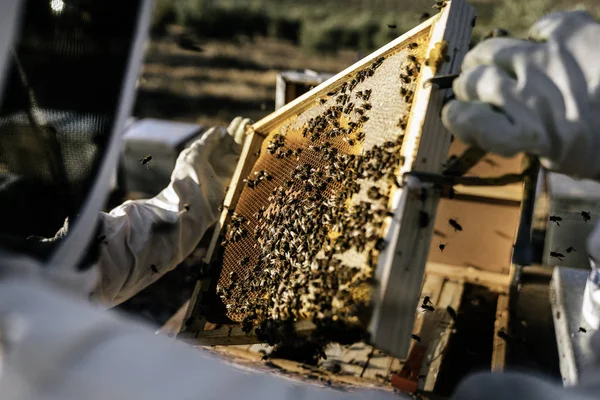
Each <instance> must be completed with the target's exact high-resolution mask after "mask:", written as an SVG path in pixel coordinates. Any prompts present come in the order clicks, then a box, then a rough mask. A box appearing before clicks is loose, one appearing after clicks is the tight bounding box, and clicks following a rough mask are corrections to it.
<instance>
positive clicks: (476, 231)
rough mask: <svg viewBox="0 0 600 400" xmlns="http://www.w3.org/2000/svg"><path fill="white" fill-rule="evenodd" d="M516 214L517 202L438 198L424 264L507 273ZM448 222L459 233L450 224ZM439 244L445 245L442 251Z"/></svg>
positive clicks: (514, 233)
mask: <svg viewBox="0 0 600 400" xmlns="http://www.w3.org/2000/svg"><path fill="white" fill-rule="evenodd" d="M520 213H521V210H520V205H519V203H504V204H502V203H501V204H491V203H489V204H486V203H474V202H471V201H463V200H457V199H453V200H448V199H442V200H441V201H440V203H439V207H438V212H437V216H436V219H435V226H434V239H433V243H432V246H431V248H430V249H429V256H428V261H429V262H434V263H439V264H448V265H458V266H467V267H469V266H470V267H473V268H476V269H479V270H481V271H492V272H497V273H503V274H508V272H509V269H510V265H511V262H512V253H513V244H514V243H515V237H516V232H517V229H518V226H519V221H520ZM451 219H452V220H454V221H456V222H458V224H459V225H460V228H462V230H460V231H458V230H456V228H455V227H453V226H452V225H450V222H449V221H450V220H451ZM441 243H443V244H445V245H446V246H445V248H444V250H443V251H441V250H440V249H439V245H440V244H441Z"/></svg>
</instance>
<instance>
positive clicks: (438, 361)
mask: <svg viewBox="0 0 600 400" xmlns="http://www.w3.org/2000/svg"><path fill="white" fill-rule="evenodd" d="M463 290H464V285H463V284H462V283H459V282H446V284H445V285H444V288H443V290H442V294H441V296H440V299H439V302H438V304H437V307H436V309H438V310H439V309H445V308H446V307H447V306H450V307H452V308H453V309H454V310H456V311H458V309H459V307H460V301H461V298H462V295H463ZM446 320H447V321H448V320H449V318H448V319H446ZM444 325H445V326H444ZM453 326H454V324H453V323H448V324H443V323H440V324H438V329H439V332H440V335H439V336H438V337H439V341H438V342H437V343H435V344H434V346H432V347H430V349H429V351H428V357H430V361H429V366H428V368H427V378H426V380H425V382H424V384H423V390H425V391H432V390H433V389H434V387H435V382H436V381H437V376H438V373H439V371H440V367H441V365H442V360H443V357H444V353H445V351H446V346H447V345H448V341H449V340H450V335H451V334H452V329H453ZM434 336H435V335H434Z"/></svg>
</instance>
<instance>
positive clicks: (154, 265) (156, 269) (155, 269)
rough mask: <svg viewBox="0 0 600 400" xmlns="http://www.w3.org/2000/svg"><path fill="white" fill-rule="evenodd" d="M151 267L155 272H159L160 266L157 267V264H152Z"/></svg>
mask: <svg viewBox="0 0 600 400" xmlns="http://www.w3.org/2000/svg"><path fill="white" fill-rule="evenodd" d="M150 269H151V270H152V273H153V274H158V268H157V267H156V264H150Z"/></svg>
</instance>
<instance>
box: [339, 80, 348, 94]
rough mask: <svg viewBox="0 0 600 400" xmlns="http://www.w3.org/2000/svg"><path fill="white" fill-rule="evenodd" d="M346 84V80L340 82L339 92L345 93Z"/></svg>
mask: <svg viewBox="0 0 600 400" xmlns="http://www.w3.org/2000/svg"><path fill="white" fill-rule="evenodd" d="M347 86H348V82H344V83H342V87H341V88H340V92H341V93H345V92H346V87H347Z"/></svg>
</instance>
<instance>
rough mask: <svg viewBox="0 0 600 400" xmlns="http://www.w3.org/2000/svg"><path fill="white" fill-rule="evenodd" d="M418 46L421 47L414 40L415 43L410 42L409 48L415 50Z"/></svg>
mask: <svg viewBox="0 0 600 400" xmlns="http://www.w3.org/2000/svg"><path fill="white" fill-rule="evenodd" d="M417 47H419V45H418V44H416V43H414V42H413V43H409V44H408V48H409V49H411V50H414V49H416V48H417Z"/></svg>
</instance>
